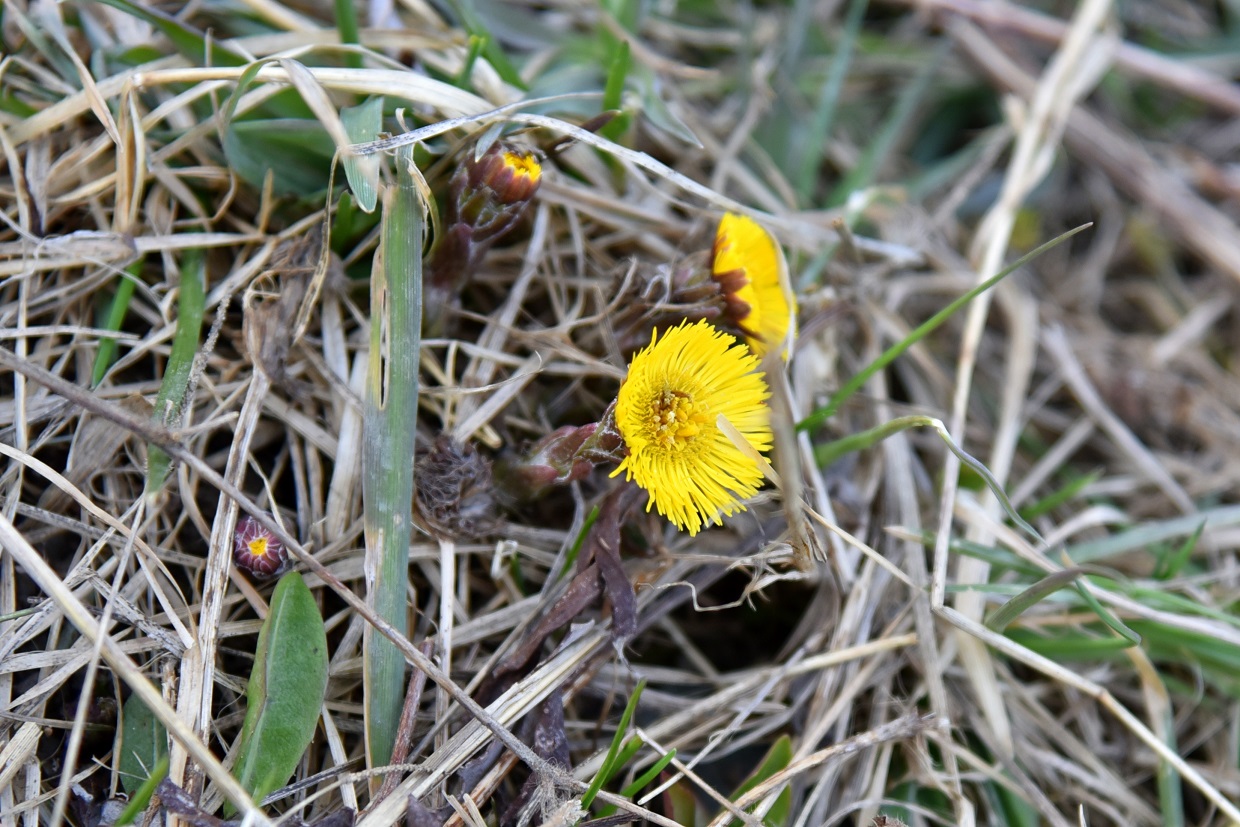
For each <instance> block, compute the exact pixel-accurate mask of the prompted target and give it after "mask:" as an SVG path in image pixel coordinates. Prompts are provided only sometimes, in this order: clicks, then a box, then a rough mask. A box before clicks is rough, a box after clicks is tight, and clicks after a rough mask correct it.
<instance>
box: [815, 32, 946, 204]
mask: <svg viewBox="0 0 1240 827" xmlns="http://www.w3.org/2000/svg"><path fill="white" fill-rule="evenodd" d="M951 46H952V41H951V39H950V38H944V39H943V41H942V42H941V43H940V44H939V46H938V48H936V49H935V50H934V54H933V56H932V57H931V59H930V60H929V61H927V62H926V65H925V66H923V67H922V69H921V71H919V72H918V73H917V75H916V76H915V77H914V78H913V81H912V82H911V83H908V84H906V85H905V86H904V88H903V89H902V90H901V91H900V96H899V98H897V100H896V105H895V107H894V108H893V109H892V110H891V114H890V115H889V116H888V117H887V120H886V122H885V123H884V124H883V126H882V129H880V130H879V131H878V135H877V136H875V138H874V140H872V141H870V142H869V143H868V144H867V145H866V149H865V152H863V153H862V154H861V160H860V161H859V162H858V163H857V164H856V166H854V167H853V168H852V169H850V170H849V171H848V174H847V175H845V176H844V179H843V180H842V181H840V182H839V184H837V185H836V186H835V188H834V189H833V190H832V192H831V197H830V198H828V199H827V206H828V207H838V206H841V205H842V204H843V203H844V202H846V201H847V200H848V197H849V196H850V195H852V194H853V193H854V192H856V191H857V190H860V189H864V188H865V187H868V186H869V185H870V184H871V183H872V182H873V181H874V177H875V176H876V175H877V174H878V170H879V169H880V168H881V167H882V165H883V163H884V162H885V161H886V160H887V156H888V155H890V154H891V150H892V148H893V147H894V146H895V145H896V141H897V140H898V139H899V137H900V135H901V133H903V131H904V130H905V128H907V126H908V123H909V120H910V119H911V118H912V117H913V113H914V112H916V111H917V107H918V106H920V105H921V104H923V103H924V102H925V98H926V92H927V91H928V90H929V88H930V81H931V80H933V79H934V76H935V75H936V74H938V70H939V67H940V66H942V65H943V58H944V57H946V56H947V53H948V50H949V49H950V48H951Z"/></svg>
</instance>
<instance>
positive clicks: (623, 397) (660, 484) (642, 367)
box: [612, 321, 772, 534]
mask: <svg viewBox="0 0 1240 827" xmlns="http://www.w3.org/2000/svg"><path fill="white" fill-rule="evenodd" d="M757 369H758V358H757V357H756V356H754V355H753V354H752V353H751V352H750V350H749V348H747V347H745V346H744V345H742V344H738V343H737V342H736V339H734V338H733V337H732V336H730V335H728V334H727V333H723V332H721V331H719V330H717V329H716V328H714V327H712V326H711V325H710V324H708V323H707V322H705V321H700V322H698V323H696V324H687V323H683V324H681V325H680V326H679V327H674V328H672V329H671V330H668V331H666V332H664V334H663V338H659V334H658V331H655V333H654V335H653V336H652V337H651V342H650V345H649V347H647V348H645V349H644V350H642V351H641V352H639V353H638V354H637V355H636V356H634V357H633V361H632V362H631V363H630V364H629V374H628V377H627V378H626V379H625V381H624V384H623V385H621V386H620V393H619V395H618V397H617V398H616V409H615V418H616V427H617V429H618V430H619V431H620V434H621V435H622V436H623V438H624V442H625V445H626V446H627V449H628V455H627V456H626V457H625V458H624V461H623V462H621V463H620V467H619V468H617V469H616V470H615V471H614V472H613V473H612V476H615V475H616V474H619V473H620V472H622V471H623V472H624V474H625V478H626V479H629V480H634V481H635V482H636V483H637V484H638V485H640V486H641V487H642V488H644V489H646V491H647V492H648V493H649V494H650V499H649V501H648V502H647V503H646V510H647V511H649V510H650V508H651V506H654V507H656V508H658V510H659V513H660V514H662V515H664V516H665V517H667V518H668V519H669V520H671V521H672V522H673V523H675V524H676V526H677V527H678V528H681V529H685V528H687V529H688V530H689V533H690V534H697V532H698V531H700V530H701V528H702V526H703V525H709V524H710V523H711V522H714V521H715V520H717V519H718V517H719V515H720V514H725V515H729V516H730V515H732V514H733V513H735V512H737V511H743V510H744V508H745V506H744V505H743V504H742V503H741V500H743V499H745V498H747V497H750V496H752V495H753V494H754V493H756V492H757V490H758V487H759V486H760V485H761V484H762V470H761V469H760V468H759V467H758V462H757V461H756V459H755V458H754V457H753V455H752V454H750V453H747V452H746V451H744V450H743V449H742V448H740V447H738V446H737V445H736V444H735V443H733V441H732V440H731V439H729V437H728V436H727V434H725V433H724V431H723V430H722V429H721V428H720V427H719V424H718V421H719V418H720V417H724V418H726V419H727V421H728V422H730V423H731V424H732V426H733V427H734V428H735V429H736V430H737V431H739V432H740V434H741V435H742V436H743V437H744V438H745V439H746V440H747V441H748V442H749V444H750V445H751V446H752V447H753V448H754V449H755V450H757V451H760V452H761V451H767V450H769V449H770V447H771V442H772V437H771V427H770V419H769V410H768V408H767V405H766V400H767V398H768V397H769V396H770V391H769V390H768V389H767V386H766V381H765V380H764V379H763V377H762V374H760V373H758V372H757Z"/></svg>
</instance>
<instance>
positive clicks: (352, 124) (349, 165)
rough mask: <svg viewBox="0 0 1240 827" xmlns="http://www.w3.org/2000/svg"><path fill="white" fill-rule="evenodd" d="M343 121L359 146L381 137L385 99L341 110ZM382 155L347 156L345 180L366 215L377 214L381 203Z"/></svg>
mask: <svg viewBox="0 0 1240 827" xmlns="http://www.w3.org/2000/svg"><path fill="white" fill-rule="evenodd" d="M340 119H341V120H342V121H344V129H345V132H347V133H348V135H349V140H350V141H352V142H353V143H355V144H363V143H366V142H368V141H373V140H374V139H375V138H378V137H379V130H380V129H381V128H382V127H383V98H382V97H375V98H369V99H368V100H366V102H365V103H362V104H361V105H359V106H348V107H345V108H344V109H342V110H341V112H340ZM381 158H382V156H381V155H379V153H377V152H374V153H371V154H369V155H345V156H344V177H345V179H346V180H347V181H348V182H349V189H351V190H352V191H353V197H354V198H355V199H357V206H358V207H359V208H360V209H361V210H362V212H365V213H371V212H374V211H375V205H376V204H378V203H379V161H380V159H381Z"/></svg>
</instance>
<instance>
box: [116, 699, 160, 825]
mask: <svg viewBox="0 0 1240 827" xmlns="http://www.w3.org/2000/svg"><path fill="white" fill-rule="evenodd" d="M134 697H137V696H136V695H135V696H134ZM167 777H168V755H167V753H165V754H164V755H162V756H161V757H160V758H159V760H158V761H156V762H155V765H154V766H153V767H152V768H151V774H150V776H149V777H148V778H147V779H146V780H145V781H143V782H142V783H141V784H140V785H138V787H137V789H135V790H133V791H131V792H130V793H129V803H128V804H126V805H125V809H123V810H121V814H120V815H119V816H118V817H117V819H116V827H124V825H126V824H133V823H134V822H135V821H137V820H138V816H140V815H142V814H143V813H144V812H146V808H147V806H148V805H149V804H150V803H151V797H152V796H153V795H155V788H156V787H158V786H159V782H161V781H163V780H164V779H165V778H167ZM124 778H125V776H121V779H122V780H124Z"/></svg>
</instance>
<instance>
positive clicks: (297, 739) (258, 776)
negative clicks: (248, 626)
mask: <svg viewBox="0 0 1240 827" xmlns="http://www.w3.org/2000/svg"><path fill="white" fill-rule="evenodd" d="M326 692H327V633H326V631H325V629H324V627H323V617H322V616H321V615H320V614H319V607H318V605H317V604H316V603H315V601H314V596H313V595H312V594H310V590H309V589H308V588H306V583H305V581H304V580H302V577H301V574H300V573H298V572H295V571H291V572H289V573H288V574H286V575H284V576H283V577H281V578H280V582H279V583H278V584H276V590H275V593H274V594H273V595H272V597H271V610H270V612H269V613H268V614H267V619H266V620H264V621H263V626H262V629H261V630H260V631H259V633H258V650H257V651H256V652H255V653H254V671H253V672H252V673H251V674H250V684H249V686H248V687H246V693H245V694H246V702H247V705H248V706H247V709H246V711H245V723H244V724H242V727H241V738H240V744H239V746H238V750H237V755H238V757H237V763H236V764H235V765H234V767H233V774H234V775H235V776H236V778H237V780H238V781H239V782H240V783H241V786H242V787H244V788H245V790H246V792H248V793H249V794H250V795H251V796H252V797H253V798H254V800H255V801H261V800H262V799H263V798H264V797H265V796H267V795H269V794H270V793H272V792H274V791H276V790H278V789H280V788H281V787H283V786H284V785H285V784H286V783H288V780H289V777H290V776H292V774H293V772H294V771H295V770H296V769H297V764H298V763H299V762H300V761H301V757H302V755H303V754H304V753H305V751H306V747H308V746H309V745H310V741H311V739H312V738H313V737H314V729H315V726H316V725H317V724H318V720H319V712H320V710H321V708H322V706H323V698H324V696H325V695H326Z"/></svg>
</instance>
